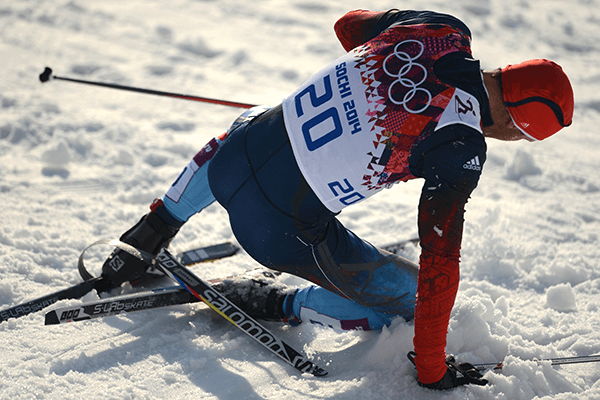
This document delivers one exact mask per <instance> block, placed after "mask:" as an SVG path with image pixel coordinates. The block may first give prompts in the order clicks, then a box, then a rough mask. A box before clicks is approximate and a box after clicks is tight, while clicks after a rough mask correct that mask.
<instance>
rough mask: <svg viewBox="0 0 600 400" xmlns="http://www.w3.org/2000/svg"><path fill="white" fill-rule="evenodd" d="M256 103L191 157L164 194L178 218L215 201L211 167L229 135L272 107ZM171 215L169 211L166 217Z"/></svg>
mask: <svg viewBox="0 0 600 400" xmlns="http://www.w3.org/2000/svg"><path fill="white" fill-rule="evenodd" d="M269 108H270V107H268V106H257V107H253V108H251V109H249V110H246V111H245V112H244V113H243V114H242V115H240V116H239V117H238V118H237V119H236V120H235V121H234V122H233V124H232V125H231V127H230V128H229V129H228V130H227V132H226V133H225V134H223V135H222V136H220V137H218V138H214V139H212V140H211V141H210V142H208V143H207V144H206V145H205V146H204V147H203V148H202V149H201V150H200V151H199V152H198V154H196V155H195V156H194V158H192V160H190V162H189V164H188V165H187V166H186V167H185V168H184V169H183V171H182V172H181V174H180V175H179V177H178V178H177V180H176V181H175V182H174V183H173V185H171V187H170V188H169V190H168V191H167V193H166V194H165V195H164V196H162V197H161V201H162V202H163V204H164V206H165V210H166V211H167V212H168V213H169V214H170V215H171V216H173V217H174V218H176V219H177V220H178V221H181V222H186V221H187V220H188V219H189V218H190V217H191V216H192V215H194V214H197V213H199V212H200V211H202V210H203V209H205V208H206V207H208V206H209V205H210V204H212V203H213V202H214V201H215V197H214V196H213V194H212V191H211V189H210V186H209V185H208V176H207V173H208V167H209V164H210V160H211V159H212V158H213V156H214V155H215V153H216V152H217V150H218V149H219V147H220V146H221V144H222V143H223V141H224V140H225V139H226V136H227V135H228V134H229V133H230V132H232V131H234V130H236V129H237V128H239V127H240V126H242V125H245V124H247V123H248V122H250V121H251V120H253V119H254V118H255V117H256V116H258V115H260V114H262V113H263V112H264V111H266V110H267V109H269ZM168 217H169V216H168V215H167V216H166V218H168Z"/></svg>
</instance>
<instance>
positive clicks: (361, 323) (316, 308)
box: [288, 286, 394, 331]
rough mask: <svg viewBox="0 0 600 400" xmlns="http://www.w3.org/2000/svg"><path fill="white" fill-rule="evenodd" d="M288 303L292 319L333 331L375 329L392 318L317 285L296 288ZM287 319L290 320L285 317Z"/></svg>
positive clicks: (386, 324) (381, 326)
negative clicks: (326, 327) (291, 311)
mask: <svg viewBox="0 0 600 400" xmlns="http://www.w3.org/2000/svg"><path fill="white" fill-rule="evenodd" d="M289 300H291V302H292V306H291V307H292V310H293V317H294V319H296V320H299V321H302V322H310V323H312V324H317V325H323V326H328V327H330V328H333V329H337V330H344V331H349V330H365V331H367V330H377V329H381V328H383V327H384V326H389V325H390V323H391V321H392V318H393V317H394V316H393V315H390V314H384V313H380V312H377V311H375V310H374V309H372V308H369V307H365V306H362V305H360V304H358V303H357V302H355V301H352V300H349V299H346V298H344V297H342V296H339V295H337V294H335V293H332V292H330V291H329V290H326V289H324V288H322V287H319V286H309V287H306V288H303V289H300V290H298V291H297V292H296V293H295V294H294V295H293V296H290V298H289ZM288 314H289V311H288ZM288 319H291V318H289V315H288Z"/></svg>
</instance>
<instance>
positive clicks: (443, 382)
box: [408, 351, 489, 390]
mask: <svg viewBox="0 0 600 400" xmlns="http://www.w3.org/2000/svg"><path fill="white" fill-rule="evenodd" d="M416 355H417V354H416V353H415V352H414V351H411V352H409V353H408V359H409V360H410V361H411V362H412V363H413V365H415V367H416V364H415V360H414V358H415V356H416ZM446 366H447V367H448V369H447V370H446V373H445V374H444V376H443V377H442V379H440V380H439V381H437V382H434V383H421V382H420V381H419V386H423V387H426V388H428V389H435V390H447V389H452V388H455V387H457V386H461V385H469V384H474V385H480V386H485V385H487V384H488V383H489V381H488V380H487V379H483V375H482V374H481V373H480V372H479V371H478V370H477V369H476V368H475V367H474V366H473V364H470V363H466V362H464V363H457V362H456V360H455V359H454V356H447V357H446Z"/></svg>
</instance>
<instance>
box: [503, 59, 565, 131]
mask: <svg viewBox="0 0 600 400" xmlns="http://www.w3.org/2000/svg"><path fill="white" fill-rule="evenodd" d="M502 96H503V98H504V103H505V104H506V109H507V110H508V112H509V114H510V116H511V118H512V119H513V122H514V123H515V125H516V126H517V128H519V129H520V130H521V132H523V133H524V134H525V135H526V136H528V137H530V138H532V139H536V140H543V139H546V138H547V137H549V136H552V135H554V134H555V133H556V132H558V131H559V130H561V129H562V128H564V127H565V126H569V125H571V122H572V119H573V107H574V100H573V88H572V87H571V83H570V82H569V78H567V75H566V74H565V73H564V72H563V70H562V68H561V67H560V66H559V65H558V64H556V63H555V62H553V61H549V60H529V61H524V62H522V63H520V64H515V65H508V66H506V67H505V68H503V69H502Z"/></svg>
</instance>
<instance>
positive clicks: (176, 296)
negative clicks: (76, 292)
mask: <svg viewBox="0 0 600 400" xmlns="http://www.w3.org/2000/svg"><path fill="white" fill-rule="evenodd" d="M418 241H419V239H409V240H402V241H400V242H396V243H392V244H388V245H386V246H382V247H381V248H382V249H383V250H386V251H389V252H390V253H394V254H398V253H399V252H400V251H402V250H403V249H404V248H405V247H406V246H407V245H408V244H416V243H418ZM231 246H233V245H231V244H230V243H224V244H222V245H217V246H215V249H211V250H210V251H206V249H207V248H205V247H203V248H200V249H195V250H190V251H186V252H183V253H180V254H178V255H177V258H178V259H180V260H181V262H182V264H184V265H186V266H187V265H192V264H194V263H195V262H201V261H195V260H198V259H206V257H207V255H206V253H208V255H209V256H211V257H213V258H211V259H214V257H215V254H213V251H215V250H217V249H220V251H221V252H222V253H221V254H223V253H224V252H228V251H231ZM235 249H237V248H235ZM202 257H204V258H202ZM218 280H219V279H215V280H209V283H214V282H217V281H218ZM198 301H199V300H198V299H197V298H196V297H194V296H193V295H191V294H190V293H189V292H188V291H187V290H186V289H183V288H181V287H172V288H165V289H157V290H152V291H146V292H140V293H132V294H127V295H123V296H115V297H111V298H109V299H105V300H99V301H94V302H89V303H85V304H81V305H76V306H70V307H63V308H59V309H56V310H52V311H49V312H47V313H46V320H45V321H46V322H45V324H46V325H54V324H64V323H67V322H76V321H86V320H90V319H95V318H103V317H109V316H112V315H117V314H121V313H126V312H134V311H143V310H151V309H154V308H160V307H168V306H173V305H178V304H185V303H194V302H198Z"/></svg>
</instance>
